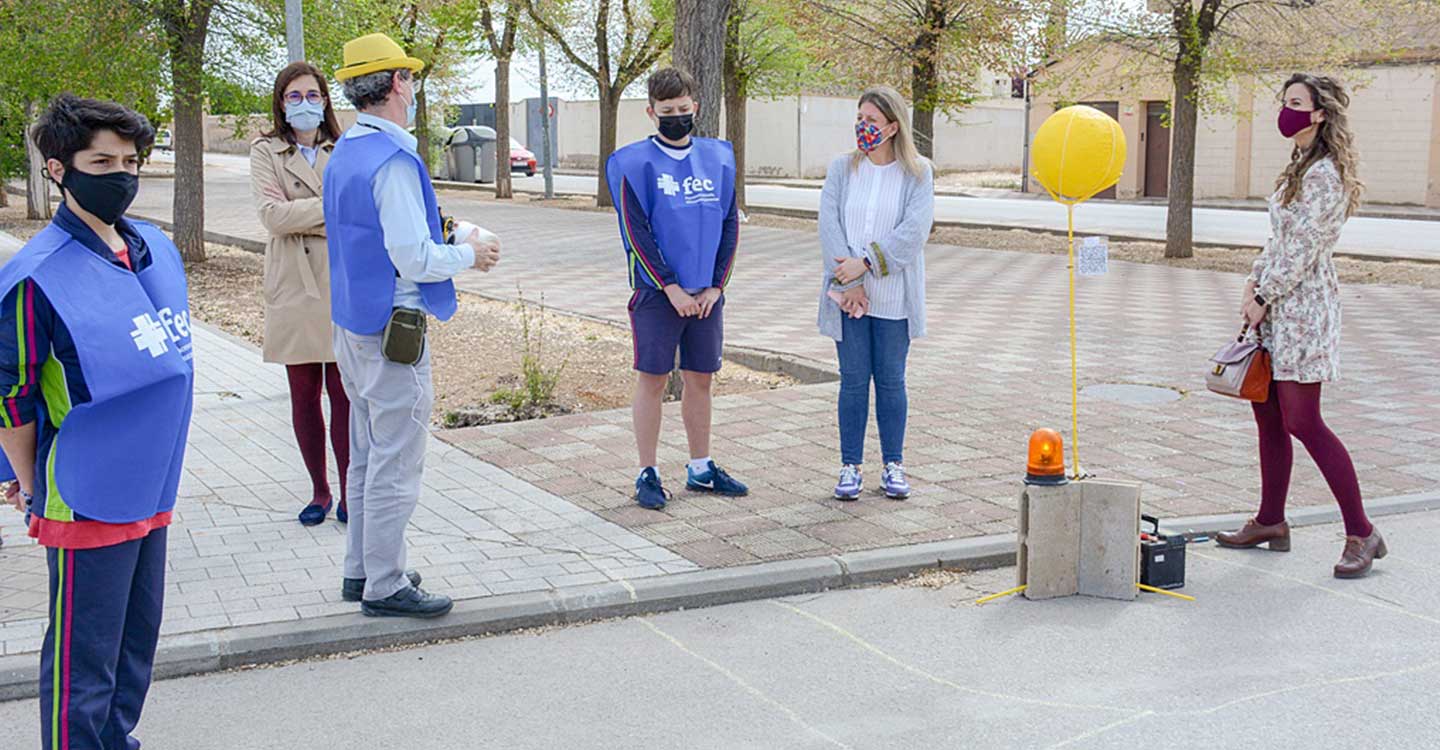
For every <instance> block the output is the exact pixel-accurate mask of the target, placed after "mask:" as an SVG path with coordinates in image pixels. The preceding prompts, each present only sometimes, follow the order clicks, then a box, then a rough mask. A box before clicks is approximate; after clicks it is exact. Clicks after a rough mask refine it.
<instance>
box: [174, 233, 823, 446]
mask: <svg viewBox="0 0 1440 750" xmlns="http://www.w3.org/2000/svg"><path fill="white" fill-rule="evenodd" d="M208 252H209V258H208V259H207V260H206V261H205V262H204V263H196V264H191V265H190V266H188V268H187V272H188V274H189V277H190V304H191V311H192V314H194V316H195V317H196V318H198V319H200V320H202V321H204V322H206V323H210V324H211V325H214V326H217V327H219V328H221V329H223V330H225V331H227V332H229V333H231V334H234V335H236V336H240V337H242V338H244V339H246V340H248V341H250V342H251V343H254V344H255V345H257V346H258V345H259V344H260V343H261V340H262V337H263V333H264V306H263V304H262V303H261V277H262V273H263V259H262V258H261V256H259V255H257V254H254V253H250V252H246V251H244V250H238V249H235V248H232V247H227V246H223V245H213V244H212V245H209V246H208ZM529 302H530V303H531V304H529V305H528V306H527V308H526V309H524V310H522V309H521V306H520V305H518V304H515V303H507V302H497V301H494V300H489V299H485V298H483V297H477V296H475V295H471V294H465V293H461V295H460V309H459V311H458V312H456V313H455V317H454V318H452V319H451V320H450V321H449V322H448V323H441V324H436V325H432V327H431V329H430V332H431V337H430V345H431V346H432V347H434V348H433V350H432V358H431V361H432V362H433V367H434V377H435V410H434V416H435V419H436V421H437V422H439V423H442V424H445V423H447V422H448V423H449V424H451V425H453V426H464V425H467V424H488V423H491V422H497V421H511V420H513V419H514V418H515V415H513V414H510V413H507V412H508V411H519V412H521V414H520V416H521V417H543V416H550V415H554V414H564V413H569V412H573V411H596V410H602V409H615V408H620V407H623V406H628V405H629V403H630V399H631V394H632V392H633V389H634V377H635V376H634V373H633V372H632V371H631V361H630V360H631V357H632V356H633V349H632V347H631V343H630V333H629V331H628V330H626V329H623V328H620V327H618V326H611V325H607V324H605V323H599V322H594V321H590V320H584V319H580V318H575V317H572V316H569V315H565V314H562V313H558V312H556V311H554V310H548V309H542V308H541V307H540V305H539V302H540V300H538V299H534V300H529ZM527 320H528V324H529V326H530V330H531V342H532V348H531V351H532V352H535V353H536V356H537V358H538V362H539V366H540V369H541V370H543V371H545V372H550V373H555V372H557V371H558V378H557V380H556V385H555V390H554V393H553V395H552V396H551V397H550V398H549V399H547V400H546V401H545V402H544V403H540V404H525V405H521V406H520V407H519V408H518V409H515V410H507V409H506V408H501V405H499V404H495V403H493V399H494V398H495V397H496V394H497V393H513V392H515V391H517V390H518V391H524V390H526V389H525V383H524V382H523V372H524V370H523V368H522V357H523V354H524V351H525V345H524V341H525V335H524V329H525V326H526V323H527ZM795 382H796V381H795V380H794V379H792V378H790V377H788V376H785V375H779V374H775V373H768V372H761V371H757V370H751V369H749V368H746V367H741V366H739V365H736V364H733V363H729V362H727V363H725V365H724V367H723V368H722V369H721V370H720V372H719V374H717V375H716V377H715V393H716V395H730V394H737V393H750V392H754V391H762V390H771V389H775V388H784V387H787V386H790V385H794V384H795ZM451 412H459V413H464V414H466V415H468V417H469V418H468V419H460V420H458V421H456V419H455V418H453V417H452V418H451V419H449V420H447V419H446V417H447V415H450V414H451Z"/></svg>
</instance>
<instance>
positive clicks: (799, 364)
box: [456, 286, 840, 385]
mask: <svg viewBox="0 0 1440 750" xmlns="http://www.w3.org/2000/svg"><path fill="white" fill-rule="evenodd" d="M456 289H457V290H458V291H461V292H463V293H465V294H470V295H474V296H476V297H479V298H481V299H487V300H490V301H491V302H503V303H505V304H507V305H511V304H515V302H516V301H517V300H515V299H514V298H511V297H502V296H500V295H498V294H492V293H490V292H480V291H476V290H474V289H466V288H464V287H459V286H457V287H456ZM525 304H526V305H530V306H532V307H539V306H540V303H539V302H536V301H534V300H525ZM545 310H546V311H547V312H551V313H554V314H556V315H562V316H565V317H568V318H574V319H576V320H584V321H588V322H590V323H596V324H599V325H603V326H609V327H611V328H614V329H616V330H621V331H627V332H628V331H629V330H630V329H629V328H626V327H625V325H624V324H623V323H619V322H616V321H613V320H608V319H606V318H602V317H599V316H597V315H587V314H585V313H580V312H574V311H571V310H561V309H559V308H556V307H550V306H548V305H547V306H546V307H545ZM724 355H725V359H726V360H728V361H731V362H734V363H735V364H738V365H742V366H744V367H748V368H750V369H752V370H760V371H761V372H776V373H780V374H781V375H789V376H790V377H792V378H795V380H797V381H799V384H800V385H817V384H820V383H834V382H837V381H839V380H840V373H839V371H838V370H836V369H835V367H833V366H831V365H829V364H827V363H824V362H820V361H817V360H813V359H810V358H808V357H801V356H799V355H796V354H788V353H786V352H778V351H774V350H771V349H760V348H758V347H749V346H737V345H734V344H726V345H725V347H724Z"/></svg>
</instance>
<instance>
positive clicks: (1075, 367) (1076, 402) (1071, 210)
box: [1065, 203, 1081, 480]
mask: <svg viewBox="0 0 1440 750" xmlns="http://www.w3.org/2000/svg"><path fill="white" fill-rule="evenodd" d="M1065 208H1066V212H1067V215H1068V218H1069V231H1068V234H1069V238H1070V455H1072V456H1074V457H1075V476H1074V478H1075V479H1076V480H1079V479H1080V478H1081V476H1080V354H1079V347H1078V344H1077V342H1076V337H1075V204H1073V203H1071V204H1067V205H1066V207H1065Z"/></svg>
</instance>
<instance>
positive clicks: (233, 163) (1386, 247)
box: [162, 154, 1440, 262]
mask: <svg viewBox="0 0 1440 750" xmlns="http://www.w3.org/2000/svg"><path fill="white" fill-rule="evenodd" d="M162 158H164V157H162ZM206 160H207V163H210V164H212V165H214V166H217V167H223V168H224V169H225V170H227V171H230V170H234V171H237V172H244V173H246V174H248V172H249V168H250V164H249V160H248V159H246V158H245V157H240V156H229V155H223V154H210V155H207V156H206ZM515 185H516V188H517V189H521V190H528V191H535V192H539V191H542V190H544V187H545V185H544V180H543V178H541V177H539V176H536V177H528V178H527V177H519V176H517V178H516V180H515ZM555 189H556V191H558V192H562V193H578V194H584V195H593V194H594V193H595V178H594V177H581V176H575V175H556V176H555ZM746 197H747V198H748V199H749V202H750V205H752V206H757V207H767V208H783V209H799V210H807V211H815V210H817V209H818V208H819V205H820V191H818V190H815V189H812V188H802V187H785V186H781V185H751V186H749V187H748V189H747V190H746ZM1165 214H1166V209H1165V207H1164V206H1146V205H1134V204H1123V203H1106V202H1103V201H1093V202H1090V203H1086V204H1084V205H1081V206H1079V207H1078V208H1077V209H1076V211H1075V221H1076V224H1075V226H1076V228H1077V231H1080V232H1083V233H1085V234H1101V235H1116V236H1127V237H1142V238H1150V239H1160V240H1163V239H1164V238H1165ZM935 218H936V219H937V220H940V221H955V222H966V223H975V224H991V225H997V226H1006V227H1020V228H1024V229H1052V230H1064V229H1065V225H1066V219H1065V211H1064V209H1062V208H1061V207H1060V206H1058V205H1056V204H1054V203H1051V202H1049V201H1039V200H1031V199H1016V198H1008V199H1007V198H970V197H961V196H937V197H936V198H935ZM1269 233H1270V220H1269V217H1268V216H1266V215H1265V214H1264V213H1261V212H1257V211H1242V210H1227V209H1217V208H1198V209H1195V239H1196V240H1197V241H1200V242H1207V243H1221V244H1229V245H1238V246H1251V247H1259V246H1261V245H1263V244H1264V243H1265V240H1266V238H1267V237H1268V236H1269ZM1340 250H1341V251H1343V252H1346V253H1351V254H1356V255H1365V256H1381V257H1399V258H1414V259H1421V260H1430V261H1436V262H1440V222H1434V221H1417V220H1406V219H1375V218H1363V217H1357V218H1353V219H1351V220H1350V221H1349V223H1347V224H1346V225H1345V231H1344V234H1343V235H1341V238H1340Z"/></svg>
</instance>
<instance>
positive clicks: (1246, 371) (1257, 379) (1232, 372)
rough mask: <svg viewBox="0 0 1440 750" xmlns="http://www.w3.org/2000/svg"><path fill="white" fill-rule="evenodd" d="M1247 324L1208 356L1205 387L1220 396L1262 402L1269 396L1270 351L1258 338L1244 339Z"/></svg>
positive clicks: (1247, 329) (1247, 327) (1248, 328)
mask: <svg viewBox="0 0 1440 750" xmlns="http://www.w3.org/2000/svg"><path fill="white" fill-rule="evenodd" d="M1249 330H1250V327H1249V326H1246V327H1244V328H1241V329H1240V335H1239V337H1237V338H1236V339H1235V340H1234V341H1232V342H1230V343H1228V344H1226V345H1225V346H1222V347H1220V351H1218V352H1215V356H1213V357H1211V358H1210V363H1211V365H1212V367H1211V368H1210V371H1209V372H1206V373H1205V387H1206V388H1209V389H1210V390H1212V391H1214V392H1215V393H1218V394H1220V395H1222V396H1230V397H1231V398H1241V399H1245V400H1246V401H1253V402H1255V403H1257V404H1263V403H1265V401H1266V400H1267V399H1269V398H1270V353H1269V352H1267V351H1265V348H1264V347H1262V346H1260V342H1259V340H1258V332H1257V336H1256V338H1257V340H1252V341H1247V340H1245V334H1246V332H1248V331H1249Z"/></svg>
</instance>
